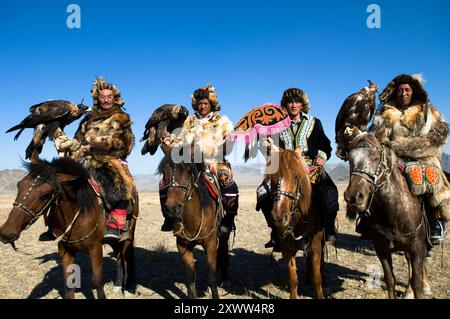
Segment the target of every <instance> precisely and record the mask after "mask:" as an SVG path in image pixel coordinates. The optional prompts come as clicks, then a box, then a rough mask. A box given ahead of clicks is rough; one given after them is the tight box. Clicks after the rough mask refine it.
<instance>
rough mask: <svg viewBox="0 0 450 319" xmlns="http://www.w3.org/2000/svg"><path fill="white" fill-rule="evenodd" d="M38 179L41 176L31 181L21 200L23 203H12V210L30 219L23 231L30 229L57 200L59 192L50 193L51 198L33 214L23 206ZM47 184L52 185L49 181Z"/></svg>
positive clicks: (31, 210)
mask: <svg viewBox="0 0 450 319" xmlns="http://www.w3.org/2000/svg"><path fill="white" fill-rule="evenodd" d="M40 178H41V176H40V175H38V176H36V178H35V179H34V180H33V182H32V183H31V186H30V188H28V191H27V192H26V194H25V196H24V197H23V199H22V200H23V202H14V203H13V207H14V208H16V209H18V210H19V211H21V212H23V213H25V214H26V215H28V216H29V217H30V218H31V219H30V221H29V222H28V224H27V225H26V226H25V228H24V229H25V230H27V229H28V228H30V226H31V225H33V224H34V223H35V222H36V221H37V220H38V219H39V217H41V216H42V215H43V214H45V213H46V212H47V210H48V209H49V208H50V207H51V206H52V205H53V204H54V203H55V202H56V199H57V198H59V192H58V190H55V191H54V192H53V193H52V196H51V197H50V199H49V200H48V201H46V202H45V204H44V206H43V207H42V208H41V209H40V210H39V211H38V212H37V213H35V212H34V210H33V209H31V208H29V207H27V206H26V205H25V201H26V200H27V198H28V196H30V194H31V191H32V190H33V188H34V187H35V186H36V184H37V182H38V180H39V179H40ZM48 183H50V184H52V183H51V182H50V181H48Z"/></svg>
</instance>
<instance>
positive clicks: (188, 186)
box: [161, 166, 201, 205]
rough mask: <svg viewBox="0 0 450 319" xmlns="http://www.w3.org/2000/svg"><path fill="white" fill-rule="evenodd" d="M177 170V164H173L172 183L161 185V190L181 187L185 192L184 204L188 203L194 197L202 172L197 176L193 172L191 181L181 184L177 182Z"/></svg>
mask: <svg viewBox="0 0 450 319" xmlns="http://www.w3.org/2000/svg"><path fill="white" fill-rule="evenodd" d="M176 171H177V166H173V168H172V178H171V180H170V183H169V184H166V185H164V186H163V187H161V190H162V191H164V190H166V189H169V188H170V187H175V188H181V189H182V190H183V191H184V192H185V195H184V200H183V204H184V205H186V204H187V203H188V202H189V201H190V200H191V198H192V194H193V192H194V187H198V186H197V182H198V179H199V178H200V174H201V172H199V173H198V174H197V178H195V176H194V174H191V182H190V183H189V184H180V183H178V182H177V180H176V177H175V174H176Z"/></svg>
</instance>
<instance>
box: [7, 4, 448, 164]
mask: <svg viewBox="0 0 450 319" xmlns="http://www.w3.org/2000/svg"><path fill="white" fill-rule="evenodd" d="M70 3H75V4H78V5H79V6H80V8H81V29H69V28H68V27H67V25H66V19H67V17H68V16H69V13H67V12H66V8H67V6H68V5H69V4H70ZM371 3H375V4H378V5H379V6H380V8H381V28H380V29H369V28H368V27H367V25H366V20H367V17H368V16H369V14H370V13H367V12H366V8H367V6H368V5H369V4H371ZM449 12H450V2H448V1H376V0H372V1H357V0H347V1H300V0H295V1H254V0H249V1H211V0H210V1H167V2H162V1H95V2H94V1H81V0H72V1H62V0H58V1H39V2H38V1H23V0H17V1H12V0H11V1H9V0H8V1H6V0H0V97H1V100H0V101H1V105H0V112H1V116H0V143H1V145H2V150H3V154H2V155H3V156H2V158H1V162H0V169H5V168H18V167H20V158H21V157H23V156H24V151H25V147H26V145H27V144H28V142H29V140H30V137H31V131H30V130H28V132H24V134H22V136H21V137H20V139H19V140H18V141H16V142H14V141H13V136H14V134H4V132H5V131H6V130H7V129H8V128H9V127H11V126H13V125H15V124H17V123H18V122H20V121H21V120H22V119H23V118H24V117H25V116H26V115H27V114H28V108H29V107H30V106H31V105H33V104H36V103H39V102H42V101H45V100H48V99H68V100H72V101H74V102H79V101H81V99H82V98H84V99H85V103H86V104H90V105H91V104H92V99H91V97H90V93H89V90H90V87H91V85H92V82H93V80H94V78H95V76H96V75H102V76H105V77H106V78H107V79H108V80H109V81H111V82H113V83H115V84H116V85H117V86H118V87H119V88H120V90H121V92H122V96H123V98H124V100H125V107H126V111H127V112H128V113H129V114H130V116H131V118H132V120H133V122H134V125H133V131H134V134H135V135H136V140H137V141H138V139H139V138H140V136H141V134H142V132H143V129H144V125H145V123H146V121H147V119H148V117H149V116H150V114H151V113H152V112H153V110H154V109H155V108H157V107H158V106H160V105H161V104H164V103H178V104H183V105H186V106H188V107H189V109H191V107H190V95H191V94H192V92H193V91H194V90H195V89H196V88H198V87H201V86H203V85H205V84H207V83H213V84H214V85H215V87H216V89H217V93H218V95H219V99H220V102H221V104H222V113H223V114H225V115H227V116H229V117H230V119H231V120H232V121H233V122H236V121H237V120H239V118H241V117H242V116H243V115H244V114H245V113H246V112H247V111H248V110H250V109H251V108H252V107H254V106H257V105H260V104H263V103H266V102H275V103H279V101H280V98H281V94H282V92H283V90H284V89H286V88H288V87H292V86H296V87H300V88H302V89H304V90H305V91H306V92H307V93H308V95H309V98H310V101H311V105H312V111H311V113H312V114H313V115H315V116H316V117H318V118H319V119H321V120H322V122H323V124H324V128H325V131H326V133H327V135H328V137H329V138H330V140H332V141H334V120H335V117H336V114H337V112H338V110H339V108H340V106H341V104H342V102H343V101H344V100H345V98H346V97H347V96H348V95H350V94H351V93H353V92H356V91H357V90H359V89H360V88H361V87H363V86H365V85H366V83H367V82H366V80H367V79H370V80H372V81H373V82H375V83H377V84H379V85H380V86H381V87H382V88H383V87H384V86H385V85H386V84H387V83H388V82H389V81H390V80H391V79H392V78H393V77H394V76H396V75H398V74H400V73H419V72H421V73H423V74H424V76H425V78H426V80H427V82H426V89H427V90H428V92H429V94H430V99H431V101H432V102H433V103H435V104H436V105H437V106H438V107H439V109H440V110H441V111H442V112H443V114H444V116H445V117H446V118H447V119H450V108H449V101H450V93H449V92H450V91H449V89H448V84H449V83H450V59H449V58H450V41H449V39H450V19H449ZM77 126H78V123H74V124H72V125H71V126H70V127H68V128H67V129H66V132H67V133H68V134H69V135H73V133H74V131H75V129H76V127H77ZM141 147H142V143H137V144H136V146H135V148H134V150H133V152H132V154H131V156H130V157H129V161H130V167H131V170H132V172H133V173H154V172H155V170H156V166H157V162H158V161H159V159H160V158H161V153H160V151H158V153H157V155H156V156H155V157H150V156H148V155H147V156H145V157H143V156H141V155H140V149H141ZM333 148H335V147H334V145H333ZM445 150H446V152H447V153H449V152H450V148H449V146H448V145H447V146H446V148H445ZM238 151H239V150H238ZM235 153H236V154H235V155H233V156H232V157H233V159H234V160H236V161H237V160H239V159H240V157H241V155H242V153H241V154H238V153H239V152H235ZM43 156H44V157H46V158H52V157H54V156H56V153H55V151H54V149H53V147H52V145H51V144H50V143H47V145H46V147H45V150H44V152H43ZM331 161H332V162H338V159H337V158H336V157H334V156H333V158H332V159H331Z"/></svg>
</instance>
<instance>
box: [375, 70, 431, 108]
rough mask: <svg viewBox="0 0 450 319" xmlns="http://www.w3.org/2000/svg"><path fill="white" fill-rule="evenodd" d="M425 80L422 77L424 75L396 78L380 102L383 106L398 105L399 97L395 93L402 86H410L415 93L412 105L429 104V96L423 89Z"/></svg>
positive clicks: (381, 96) (382, 94)
mask: <svg viewBox="0 0 450 319" xmlns="http://www.w3.org/2000/svg"><path fill="white" fill-rule="evenodd" d="M424 82H425V80H424V79H423V77H422V74H414V75H408V74H401V75H398V76H396V77H395V78H394V79H393V80H392V81H391V82H389V84H388V85H387V86H386V88H385V89H384V90H383V92H381V94H380V96H379V97H380V102H381V104H389V105H393V106H396V105H397V97H396V96H395V91H396V90H397V87H398V86H399V85H400V84H409V86H411V88H412V91H413V96H412V99H411V104H412V103H414V104H418V103H420V104H425V103H428V94H427V92H426V91H425V89H424V87H423V83H424Z"/></svg>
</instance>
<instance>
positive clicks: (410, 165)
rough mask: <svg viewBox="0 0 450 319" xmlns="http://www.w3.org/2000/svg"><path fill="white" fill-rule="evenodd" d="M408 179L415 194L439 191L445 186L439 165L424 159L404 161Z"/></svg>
mask: <svg viewBox="0 0 450 319" xmlns="http://www.w3.org/2000/svg"><path fill="white" fill-rule="evenodd" d="M400 168H401V169H402V168H403V172H404V174H405V177H406V180H407V181H408V184H409V187H410V189H411V192H412V193H413V194H414V195H423V194H425V193H435V192H439V191H440V190H441V188H442V186H443V180H442V176H441V173H440V169H439V167H437V166H436V165H434V164H432V163H425V162H423V161H414V162H402V163H401V164H400Z"/></svg>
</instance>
